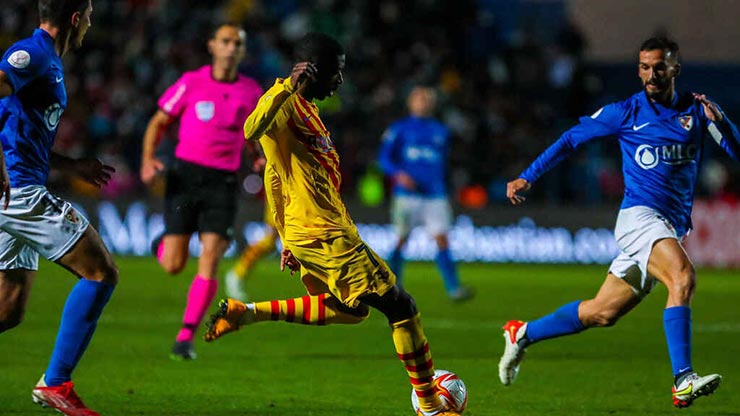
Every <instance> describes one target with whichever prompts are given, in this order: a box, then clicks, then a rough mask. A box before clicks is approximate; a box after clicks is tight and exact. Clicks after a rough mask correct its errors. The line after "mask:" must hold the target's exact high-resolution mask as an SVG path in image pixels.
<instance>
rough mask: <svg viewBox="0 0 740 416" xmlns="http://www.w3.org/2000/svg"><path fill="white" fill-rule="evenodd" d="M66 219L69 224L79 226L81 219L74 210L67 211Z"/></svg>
mask: <svg viewBox="0 0 740 416" xmlns="http://www.w3.org/2000/svg"><path fill="white" fill-rule="evenodd" d="M64 219H65V220H67V221H68V222H71V223H72V224H77V223H78V222H79V221H80V218H79V217H78V216H77V214H76V213H75V209H74V208H70V209H69V211H67V213H66V214H64Z"/></svg>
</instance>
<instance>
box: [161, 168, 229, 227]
mask: <svg viewBox="0 0 740 416" xmlns="http://www.w3.org/2000/svg"><path fill="white" fill-rule="evenodd" d="M166 178H167V185H166V188H165V196H164V223H165V234H192V233H194V232H196V231H198V232H201V233H204V232H211V233H216V234H220V235H222V236H223V237H224V238H226V239H227V240H230V239H231V238H232V237H233V236H234V217H235V216H236V199H237V198H236V197H237V195H238V190H239V189H238V188H237V184H236V182H237V179H236V174H234V172H228V171H223V170H219V169H212V168H207V167H204V166H200V165H196V164H194V163H189V162H185V161H183V160H180V159H176V160H175V162H174V163H173V164H172V166H171V167H170V168H168V169H167V174H166Z"/></svg>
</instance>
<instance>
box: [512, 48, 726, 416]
mask: <svg viewBox="0 0 740 416" xmlns="http://www.w3.org/2000/svg"><path fill="white" fill-rule="evenodd" d="M680 70H681V65H680V64H679V62H678V45H677V44H676V43H675V42H673V41H671V40H668V39H666V38H651V39H648V40H646V41H645V42H644V43H643V44H642V46H641V47H640V52H639V63H638V74H639V76H640V79H641V80H642V84H643V90H642V91H640V92H638V93H637V94H635V95H633V96H632V97H630V98H628V99H626V100H624V101H620V102H617V103H613V104H609V105H607V106H605V107H603V108H601V109H600V110H598V111H597V112H595V113H594V114H593V115H592V116H591V117H582V118H581V120H580V123H579V124H578V125H576V126H575V127H573V128H571V129H570V130H568V131H566V132H565V133H564V134H563V135H562V136H561V137H560V138H559V139H558V140H557V141H556V142H555V143H554V144H553V145H551V146H550V147H549V148H548V149H547V150H545V151H544V152H543V153H542V154H541V155H540V156H539V157H538V158H537V159H536V160H535V161H534V163H532V165H530V166H529V168H527V169H526V170H525V171H524V173H522V174H521V175H520V176H519V178H517V179H515V180H513V181H511V182H509V183H508V185H507V190H506V193H507V196H508V197H509V199H510V201H511V202H512V203H513V204H519V203H521V202H523V201H524V197H522V196H521V195H520V192H522V191H526V190H528V189H529V188H530V184H532V183H533V182H534V181H536V180H537V179H538V178H539V177H540V176H541V175H542V174H544V173H545V172H547V171H548V170H549V169H550V168H552V167H553V166H555V165H556V164H557V163H558V162H560V161H561V160H563V159H564V158H565V157H567V156H568V155H570V154H571V153H573V151H574V149H575V148H576V147H577V146H578V145H580V144H582V143H585V142H587V141H589V140H593V139H598V138H605V137H616V138H617V140H619V144H620V146H621V149H622V171H623V173H624V182H625V193H624V199H623V201H622V206H621V209H620V211H619V215H618V216H617V223H616V226H615V229H614V236H615V237H616V240H617V243H618V245H619V247H620V249H621V253H620V254H619V256H617V258H616V259H614V261H613V262H612V264H611V266H609V271H608V274H607V277H606V280H605V281H604V283H603V285H602V286H601V289H599V291H598V293H597V294H596V296H595V297H594V298H593V299H588V300H584V301H575V302H572V303H568V304H566V305H564V306H562V307H560V308H559V309H557V310H556V311H554V312H553V313H551V314H549V315H546V316H543V317H541V318H539V319H536V320H534V321H530V322H521V321H509V322H507V323H506V324H505V326H504V338H505V340H506V348H505V351H504V354H503V356H502V357H501V361H500V362H499V377H500V379H501V382H502V383H503V384H505V385H508V384H511V383H512V382H513V381H514V379H515V378H516V376H517V373H518V371H519V364H520V363H521V361H522V359H523V358H524V352H525V348H526V347H527V346H528V345H531V344H534V343H536V342H539V341H542V340H545V339H549V338H555V337H560V336H564V335H569V334H575V333H578V332H581V331H583V330H584V329H587V328H590V327H598V326H611V325H614V324H615V323H616V322H617V320H618V319H619V318H620V317H622V316H623V315H625V314H626V313H628V312H629V311H630V310H632V308H634V307H635V306H637V304H638V303H640V300H642V299H643V298H644V297H645V296H646V295H647V294H648V293H649V292H650V290H651V289H652V288H653V286H654V285H655V284H656V283H657V282H662V283H663V284H664V285H665V286H666V288H667V289H668V301H667V303H666V308H665V310H664V312H663V325H664V331H665V336H666V340H667V343H668V352H669V355H670V359H671V364H672V367H673V375H674V382H673V392H672V398H673V404H674V406H676V407H687V406H690V405H691V404H692V402H693V401H694V400H695V399H696V398H698V397H701V396H704V395H708V394H711V393H713V392H714V391H715V390H716V389H717V387H719V384H720V382H721V381H722V377H721V376H720V375H719V374H710V375H707V376H703V377H702V376H699V375H698V374H697V373H696V372H695V371H694V368H693V366H692V364H691V309H690V303H691V299H692V297H693V295H694V288H695V285H696V274H695V271H694V267H693V265H692V264H691V260H689V258H688V256H687V255H686V251H684V249H683V247H682V245H681V242H682V240H683V239H684V237H685V236H686V235H687V233H688V231H689V230H690V229H691V207H692V204H693V197H694V185H695V183H696V178H697V173H698V170H699V164H700V162H701V160H702V156H703V146H704V141H705V139H706V138H711V139H712V140H713V141H714V142H716V143H717V145H719V146H720V147H721V148H722V149H724V151H725V152H727V154H729V155H730V157H731V158H732V159H734V160H739V157H740V141H739V138H740V134H739V133H738V130H737V128H736V127H735V125H734V124H733V123H732V122H731V121H730V120H729V119H728V118H727V115H725V114H724V113H723V112H722V110H721V109H720V108H719V106H717V104H715V103H714V102H712V101H710V100H709V99H708V98H707V97H706V96H705V95H703V94H697V93H690V92H679V91H677V90H676V87H675V80H676V77H677V76H678V74H679V73H680Z"/></svg>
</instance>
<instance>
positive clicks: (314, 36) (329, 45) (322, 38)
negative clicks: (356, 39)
mask: <svg viewBox="0 0 740 416" xmlns="http://www.w3.org/2000/svg"><path fill="white" fill-rule="evenodd" d="M293 55H294V58H295V62H303V61H310V62H314V63H318V62H324V61H327V60H331V59H334V60H336V58H337V56H339V55H344V48H342V45H340V44H339V42H337V40H336V39H334V38H333V37H331V36H329V35H326V34H324V33H317V32H311V33H308V34H307V35H305V36H304V37H303V38H302V39H301V40H300V41H298V44H296V46H295V51H294V53H293ZM329 62H331V61H329Z"/></svg>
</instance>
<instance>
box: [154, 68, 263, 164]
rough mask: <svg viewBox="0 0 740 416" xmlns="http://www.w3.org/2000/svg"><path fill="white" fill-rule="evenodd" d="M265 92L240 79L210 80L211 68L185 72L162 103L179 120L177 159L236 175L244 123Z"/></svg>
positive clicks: (250, 82) (166, 110) (240, 76)
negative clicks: (232, 80)
mask: <svg viewBox="0 0 740 416" xmlns="http://www.w3.org/2000/svg"><path fill="white" fill-rule="evenodd" d="M261 95H262V88H260V86H259V85H258V84H257V82H255V81H254V80H253V79H251V78H248V77H245V76H242V75H239V76H238V78H237V79H236V81H234V82H220V81H216V80H214V79H213V77H212V76H211V66H210V65H206V66H204V67H202V68H200V69H197V70H195V71H190V72H186V73H184V74H183V75H182V77H180V79H178V80H177V82H175V83H174V84H172V86H171V87H169V88H168V89H167V91H165V93H164V94H162V97H160V99H159V102H158V104H159V108H161V109H162V111H164V112H165V113H167V114H168V115H169V116H171V117H179V118H180V131H179V133H178V137H179V140H178V143H177V148H176V149H175V156H176V157H177V158H178V159H182V160H185V161H187V162H190V163H195V164H197V165H201V166H205V167H208V168H213V169H221V170H227V171H231V172H234V171H236V170H237V169H238V168H239V164H240V163H241V155H242V148H243V146H244V132H243V131H242V127H243V126H244V120H246V119H247V116H248V115H249V113H251V112H252V110H253V109H254V107H255V106H256V105H257V100H259V97H260V96H261Z"/></svg>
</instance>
